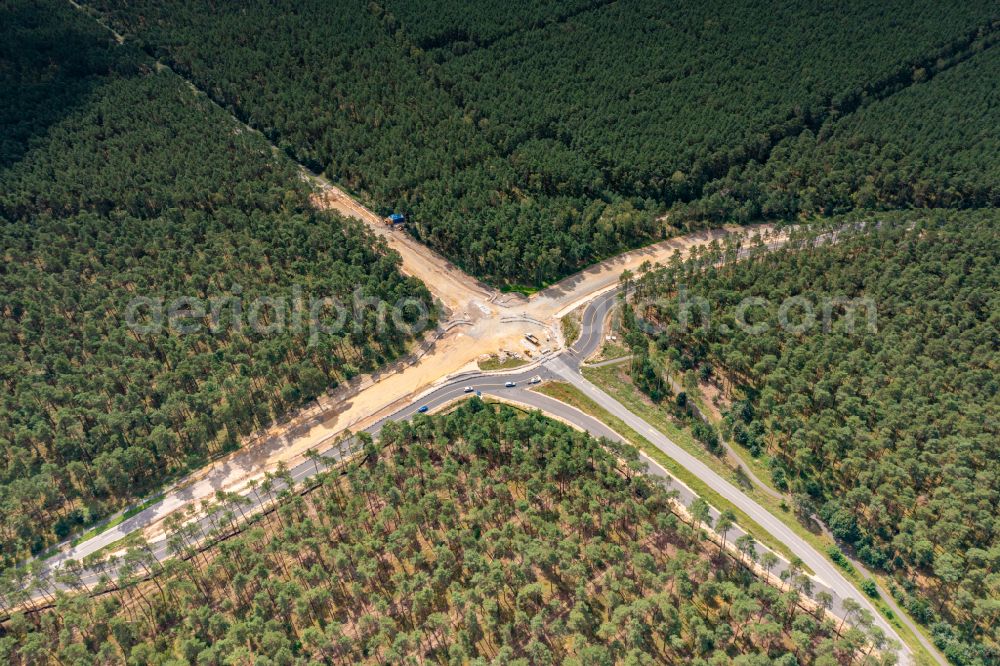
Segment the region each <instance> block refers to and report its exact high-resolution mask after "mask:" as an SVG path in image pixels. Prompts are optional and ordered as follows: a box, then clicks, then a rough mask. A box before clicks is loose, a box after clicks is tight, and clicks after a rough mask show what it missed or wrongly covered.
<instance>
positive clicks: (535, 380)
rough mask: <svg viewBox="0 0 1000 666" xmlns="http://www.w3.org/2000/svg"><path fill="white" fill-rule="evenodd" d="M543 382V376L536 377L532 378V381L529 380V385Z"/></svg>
mask: <svg viewBox="0 0 1000 666" xmlns="http://www.w3.org/2000/svg"><path fill="white" fill-rule="evenodd" d="M541 381H542V376H541V375H535V376H534V377H532V378H531V379H529V380H528V383H529V384H538V383H540V382H541Z"/></svg>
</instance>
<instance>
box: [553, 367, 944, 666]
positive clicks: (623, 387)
mask: <svg viewBox="0 0 1000 666" xmlns="http://www.w3.org/2000/svg"><path fill="white" fill-rule="evenodd" d="M582 372H583V375H584V377H586V378H587V379H588V380H589V381H591V382H593V383H594V384H595V385H597V386H598V387H600V388H601V389H602V390H603V391H604V392H606V393H607V394H608V395H610V396H612V397H613V398H614V399H615V400H617V401H618V402H620V403H622V405H624V406H625V407H626V408H627V409H628V410H629V411H631V412H632V413H633V414H635V415H636V416H639V417H640V418H642V419H643V420H644V421H646V422H647V423H649V424H650V425H652V426H653V427H655V428H656V429H658V430H659V431H660V432H662V433H663V434H665V435H666V436H667V437H669V438H670V439H671V440H673V441H674V442H675V443H676V444H677V445H679V446H681V447H682V448H683V449H684V450H685V451H687V452H688V453H690V454H691V455H693V456H695V457H697V458H698V459H699V460H701V461H702V462H704V463H705V464H706V465H708V466H709V467H711V468H712V470H713V471H715V472H716V473H717V474H719V475H720V476H722V477H723V478H725V479H727V480H729V481H730V482H731V483H733V484H734V485H735V486H736V487H738V488H740V489H741V490H743V492H744V493H745V494H746V495H747V496H748V497H750V498H751V499H753V500H754V501H755V502H757V503H758V504H760V505H761V506H763V507H764V508H765V509H767V510H768V511H769V512H770V513H771V514H772V515H773V516H775V517H776V518H778V519H779V520H781V521H782V522H783V523H785V525H787V526H788V527H789V529H791V530H793V531H794V532H795V533H796V534H797V535H799V536H800V537H802V538H803V539H804V540H805V541H806V543H808V544H809V545H810V546H812V547H813V548H815V549H816V550H818V551H819V552H821V553H823V554H824V555H825V556H826V557H827V559H829V560H830V561H831V562H833V563H834V564H835V565H838V563H837V562H836V561H834V560H833V558H831V557H830V556H829V553H830V548H831V546H832V547H834V548H835V547H836V544H835V543H834V542H833V541H832V540H831V539H830V538H828V537H827V536H825V535H824V534H822V533H816V532H813V531H811V530H809V529H808V528H806V527H805V526H804V525H803V524H802V523H800V522H799V521H798V520H797V519H796V518H795V515H794V514H793V513H792V511H791V510H790V509H789V508H788V506H787V505H786V504H785V503H783V502H782V501H781V500H778V499H776V498H774V497H772V496H771V495H768V494H767V493H764V492H762V491H761V490H760V489H758V488H757V487H756V486H754V485H752V484H751V483H749V480H748V479H747V478H746V477H742V476H740V474H739V473H738V472H737V471H736V470H734V469H733V468H732V467H731V466H730V465H728V464H726V462H725V461H723V460H722V459H720V458H718V457H716V456H714V455H712V454H711V453H709V452H708V450H706V449H705V447H704V446H703V445H702V444H701V443H700V442H698V440H696V439H695V438H694V437H693V436H692V435H691V432H690V429H688V428H684V427H681V426H679V425H678V424H677V423H676V422H675V421H673V419H672V418H671V417H670V416H669V414H667V412H666V410H664V409H662V408H660V407H657V406H656V405H654V404H653V403H652V402H651V401H650V400H649V398H648V397H647V396H646V395H645V394H643V393H642V392H641V391H639V389H638V388H636V387H635V385H634V384H633V383H632V382H631V380H630V379H628V376H627V374H625V375H624V376H623V373H625V372H627V370H624V369H623V366H621V365H609V366H604V367H600V368H584V369H583V370H582ZM553 397H555V396H553ZM581 397H584V398H585V399H588V400H589V398H586V396H583V395H582V394H581ZM566 402H568V401H566ZM571 404H572V403H571ZM595 406H596V405H595ZM581 409H582V408H581ZM584 411H587V410H584ZM609 416H610V415H609ZM598 418H601V420H602V421H603V420H604V419H603V417H598ZM610 418H614V417H610ZM605 422H606V423H607V421H605ZM608 425H609V426H611V427H612V428H614V429H615V430H618V427H617V426H614V425H611V423H608ZM626 427H627V426H626ZM618 432H621V431H620V430H618ZM622 435H623V436H625V434H624V433H622ZM649 446H650V447H652V448H653V449H655V450H656V451H659V449H656V447H653V446H652V445H651V444H650V445H649ZM640 448H642V449H643V451H644V452H646V453H647V454H648V455H649V456H650V457H651V458H653V459H654V460H656V461H657V462H661V461H660V460H659V459H658V458H656V457H655V456H654V455H653V454H652V453H651V452H650V451H648V450H647V449H646V448H644V447H640ZM734 448H735V447H734ZM740 453H742V452H740ZM661 454H662V453H661ZM664 457H665V456H664ZM747 457H748V455H747V456H743V455H740V462H741V463H742V464H744V465H746V466H747V467H749V468H750V469H751V470H752V471H753V473H754V474H755V475H756V476H757V478H759V479H766V478H768V471H767V469H766V468H765V467H764V466H763V465H762V464H760V462H759V461H754V462H755V463H756V464H750V463H749V462H748V461H747V460H746V458H747ZM661 464H662V463H661ZM664 467H666V465H664ZM667 469H668V470H669V471H670V473H671V474H673V473H674V470H673V469H672V468H670V467H667ZM677 478H679V479H681V480H682V481H684V483H688V481H687V479H685V478H683V477H681V476H680V475H678V477H677ZM688 485H691V484H690V483H688ZM691 488H692V490H695V491H696V492H698V493H699V494H701V491H700V490H698V489H697V488H695V487H694V486H693V485H691ZM704 497H705V500H706V501H708V502H709V503H710V504H713V505H715V506H716V508H717V509H720V510H721V508H722V507H720V506H719V505H717V504H715V500H714V499H712V498H710V497H709V496H708V495H704ZM737 516H740V514H739V513H737ZM737 522H739V523H740V524H741V525H742V524H743V519H742V516H740V520H738V521H737ZM745 529H748V530H749V531H750V532H753V535H754V537H757V538H759V537H758V534H757V532H756V531H754V530H753V529H752V528H750V527H745ZM758 531H762V530H758ZM765 534H766V532H765ZM761 541H762V543H765V544H766V545H768V546H771V543H770V542H769V541H766V540H764V539H761ZM771 547H772V548H773V546H771ZM775 550H777V552H781V553H783V554H786V555H787V551H786V550H779V549H775ZM838 568H840V569H841V572H842V573H843V574H844V576H845V577H846V578H847V579H848V580H849V581H851V583H853V584H854V586H855V587H857V588H858V589H859V590H860V589H861V584H862V582H863V581H864V576H862V575H861V574H860V572H858V571H857V570H856V569H854V568H853V567H852V568H851V569H850V570H847V569H844V568H843V567H841V566H840V565H838ZM876 578H877V579H879V582H880V584H881V585H882V588H883V589H884V590H888V589H889V587H888V585H887V581H886V580H885V579H884V577H881V576H876ZM871 601H872V604H873V605H874V606H875V607H876V608H877V609H878V610H879V612H880V613H881V614H882V616H883V617H884V618H885V620H886V621H887V622H888V623H889V624H890V625H891V626H892V627H893V628H894V629H895V630H896V632H897V633H898V634H899V636H900V638H902V639H903V640H904V641H905V642H906V644H907V645H908V646H909V647H910V648H911V649H912V650H913V652H914V655H915V656H916V658H917V664H918V665H919V666H931V665H932V664H937V661H936V660H935V659H934V658H933V657H932V656H931V655H930V654H929V653H928V652H927V650H926V649H925V648H924V647H923V646H922V645H921V644H920V642H919V641H918V640H917V637H916V635H915V634H914V632H913V630H911V629H910V627H909V626H907V625H906V624H904V623H903V622H902V621H901V620H900V619H899V617H897V615H896V613H894V612H893V610H892V609H891V608H889V606H888V605H887V604H886V602H885V599H882V598H880V599H871ZM913 624H914V626H916V627H918V630H919V631H921V633H922V634H923V635H924V637H925V638H927V639H928V640H931V639H930V636H928V635H927V633H926V632H925V631H923V628H922V627H920V624H919V623H917V622H915V621H914V622H913ZM931 642H932V643H933V641H932V640H931Z"/></svg>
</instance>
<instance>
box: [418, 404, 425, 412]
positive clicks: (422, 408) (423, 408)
mask: <svg viewBox="0 0 1000 666" xmlns="http://www.w3.org/2000/svg"><path fill="white" fill-rule="evenodd" d="M417 411H418V412H420V413H421V414H423V413H424V412H426V411H427V405H424V406H423V407H421V408H420V409H418V410H417Z"/></svg>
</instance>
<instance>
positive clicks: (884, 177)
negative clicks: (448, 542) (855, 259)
mask: <svg viewBox="0 0 1000 666" xmlns="http://www.w3.org/2000/svg"><path fill="white" fill-rule="evenodd" d="M930 76H931V75H930V74H929V73H928V70H927V69H919V70H917V71H915V72H914V85H912V86H910V87H907V88H906V89H905V90H902V91H900V92H899V93H897V94H895V95H892V96H890V97H888V98H885V99H882V100H879V101H876V102H873V103H871V104H870V105H868V106H866V107H863V108H861V109H860V110H858V111H857V112H856V113H853V114H850V115H847V116H843V117H840V118H838V119H836V120H831V121H829V122H827V123H825V124H824V125H823V126H822V127H820V128H819V129H818V130H817V131H816V132H813V131H811V130H806V131H804V132H803V133H802V134H800V135H798V136H797V137H793V138H788V139H785V140H783V141H781V142H779V143H778V145H777V146H775V148H774V150H773V151H772V152H771V154H770V157H769V159H768V160H767V161H766V162H764V163H759V162H755V161H752V162H750V163H748V164H746V165H745V166H739V167H734V168H733V169H732V170H731V171H730V172H729V173H728V174H727V175H726V176H725V177H723V178H720V179H718V180H715V181H712V182H711V183H709V184H708V185H706V187H705V189H704V191H703V192H702V198H700V199H698V200H696V201H694V202H692V203H690V204H688V205H684V206H678V207H677V209H676V210H675V211H673V212H674V214H675V215H676V218H675V219H690V220H714V221H717V222H722V221H740V222H742V221H750V220H755V219H759V218H767V219H793V218H795V217H799V216H814V215H831V214H838V213H844V212H846V211H849V210H853V209H892V208H913V207H919V208H924V207H935V208H981V207H987V206H994V207H995V206H1000V135H998V133H997V127H1000V88H998V87H997V85H996V81H997V80H1000V51H998V50H997V48H996V47H995V46H994V47H992V48H985V49H983V50H982V51H978V52H975V53H974V55H972V57H971V58H969V59H968V60H967V61H964V62H960V63H958V64H956V65H954V66H953V67H950V68H947V69H945V70H944V71H942V72H941V73H940V74H938V75H936V76H933V77H932V78H929V77H930Z"/></svg>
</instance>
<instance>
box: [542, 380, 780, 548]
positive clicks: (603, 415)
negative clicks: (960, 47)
mask: <svg viewBox="0 0 1000 666" xmlns="http://www.w3.org/2000/svg"><path fill="white" fill-rule="evenodd" d="M536 390H537V391H538V392H539V393H544V394H545V395H547V396H549V397H551V398H555V399H556V400H559V401H560V402H565V403H566V404H567V405H571V406H573V407H576V408H577V409H579V410H580V411H582V412H585V413H586V414H589V415H590V416H593V417H594V418H596V419H598V420H600V421H601V422H603V423H605V424H607V425H608V427H610V428H611V429H612V430H614V431H615V432H617V433H618V434H620V435H621V436H622V437H624V438H625V439H626V440H627V441H628V442H629V443H630V444H632V445H633V446H635V447H636V448H638V449H639V450H640V451H642V452H643V453H645V454H646V455H648V456H649V457H650V458H652V459H653V460H655V461H656V462H657V463H658V464H659V465H660V466H662V467H663V468H664V469H665V470H667V471H668V472H670V474H671V475H672V476H674V477H676V478H677V479H679V480H680V481H681V482H682V483H684V484H685V485H686V486H688V487H689V488H691V490H693V491H694V492H695V493H697V494H698V495H699V496H700V497H702V498H704V499H705V501H706V502H708V503H709V504H711V505H712V506H714V507H715V508H716V509H718V510H719V511H725V510H726V509H730V510H731V511H732V512H733V513H734V514H736V522H737V523H739V525H740V527H742V528H743V529H744V530H746V531H747V532H748V533H750V534H752V535H753V537H754V538H755V539H757V540H758V541H760V542H761V543H762V544H764V545H765V546H767V547H768V548H770V549H771V550H773V551H775V552H776V553H781V555H783V556H784V557H785V558H788V559H790V558H792V557H794V556H793V554H792V552H791V551H790V550H789V549H788V547H787V546H786V545H785V544H783V543H781V542H780V541H778V540H777V539H775V538H774V537H772V536H771V535H770V533H768V532H767V530H765V529H764V528H763V527H761V526H760V525H758V524H757V523H756V522H754V521H753V520H752V519H751V518H750V516H748V515H747V514H745V513H744V512H743V511H742V510H741V509H740V508H739V507H737V506H736V505H735V504H733V503H732V502H730V501H729V500H727V499H725V498H724V497H722V496H721V495H719V494H718V493H716V492H715V491H714V490H712V488H711V487H709V486H708V484H706V483H705V482H704V481H702V480H701V479H699V478H698V477H697V476H695V475H694V474H692V473H691V472H689V471H688V470H687V469H686V468H684V467H682V466H681V465H679V464H678V463H677V462H676V461H674V460H673V459H672V458H670V457H668V456H667V455H666V454H665V453H663V451H661V450H660V449H658V448H657V447H656V446H655V445H654V444H652V443H651V442H649V441H648V440H647V439H646V438H645V437H643V436H642V435H640V434H639V433H637V432H636V431H635V430H633V429H632V428H630V427H629V426H628V425H626V424H625V422H624V421H622V420H621V419H619V418H618V417H616V416H614V415H612V414H610V413H609V412H608V411H607V410H605V409H604V408H603V407H601V406H600V405H598V404H597V403H595V402H594V401H593V400H591V399H590V398H588V397H587V396H586V395H584V394H583V393H582V392H581V391H580V390H579V389H577V388H576V387H575V386H572V385H571V384H567V383H565V382H548V383H546V384H543V385H542V386H540V387H539V388H537V389H536Z"/></svg>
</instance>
